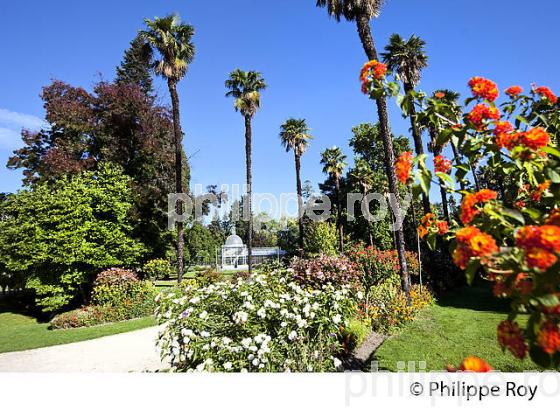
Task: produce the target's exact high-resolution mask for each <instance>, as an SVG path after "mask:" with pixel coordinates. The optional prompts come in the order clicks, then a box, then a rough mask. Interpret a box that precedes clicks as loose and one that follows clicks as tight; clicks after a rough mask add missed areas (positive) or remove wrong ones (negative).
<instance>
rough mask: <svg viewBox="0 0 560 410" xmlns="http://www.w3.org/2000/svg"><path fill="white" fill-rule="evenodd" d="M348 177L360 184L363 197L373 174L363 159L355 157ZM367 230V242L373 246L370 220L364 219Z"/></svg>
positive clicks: (369, 186)
mask: <svg viewBox="0 0 560 410" xmlns="http://www.w3.org/2000/svg"><path fill="white" fill-rule="evenodd" d="M350 177H351V178H352V179H353V180H354V181H355V182H356V183H357V184H358V185H359V186H360V188H361V189H362V195H363V196H364V197H365V196H366V195H367V194H368V193H369V190H370V189H371V188H372V187H373V184H374V179H375V176H374V174H373V171H372V170H371V167H370V166H369V164H368V162H367V161H366V160H365V159H360V158H357V159H356V161H355V166H354V169H353V170H352V172H350ZM366 223H367V230H368V235H369V244H370V245H371V246H373V232H372V227H371V222H370V221H369V220H366Z"/></svg>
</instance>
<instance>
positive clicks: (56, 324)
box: [50, 306, 125, 329]
mask: <svg viewBox="0 0 560 410" xmlns="http://www.w3.org/2000/svg"><path fill="white" fill-rule="evenodd" d="M120 320H125V319H124V318H123V317H122V316H120V315H119V312H118V311H117V309H115V308H113V307H112V306H86V307H83V308H81V309H76V310H71V311H70V312H64V313H61V314H60V315H57V316H55V317H54V318H53V319H52V320H51V322H50V327H51V329H71V328H76V327H89V326H96V325H101V324H104V323H111V322H118V321H120Z"/></svg>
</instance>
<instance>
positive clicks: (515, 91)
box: [505, 85, 523, 98]
mask: <svg viewBox="0 0 560 410" xmlns="http://www.w3.org/2000/svg"><path fill="white" fill-rule="evenodd" d="M505 92H506V94H507V95H509V96H510V97H511V98H515V97H517V96H518V95H519V94H521V93H522V92H523V88H521V87H520V86H518V85H514V86H511V87H509V88H508V89H507V90H506V91H505Z"/></svg>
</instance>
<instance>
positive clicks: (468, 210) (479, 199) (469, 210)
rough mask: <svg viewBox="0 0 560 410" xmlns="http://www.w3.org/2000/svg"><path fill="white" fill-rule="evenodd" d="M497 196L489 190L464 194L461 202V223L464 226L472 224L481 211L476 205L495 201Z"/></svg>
mask: <svg viewBox="0 0 560 410" xmlns="http://www.w3.org/2000/svg"><path fill="white" fill-rule="evenodd" d="M497 197H498V194H497V193H496V192H494V191H492V190H490V189H482V190H480V191H479V192H475V193H469V194H466V195H465V196H464V198H463V201H462V202H461V222H463V223H464V224H465V225H466V224H469V223H471V222H472V220H473V219H474V218H475V216H476V215H478V214H479V213H480V212H481V211H480V210H479V209H478V208H477V205H480V204H484V203H486V202H488V201H491V200H493V199H496V198H497Z"/></svg>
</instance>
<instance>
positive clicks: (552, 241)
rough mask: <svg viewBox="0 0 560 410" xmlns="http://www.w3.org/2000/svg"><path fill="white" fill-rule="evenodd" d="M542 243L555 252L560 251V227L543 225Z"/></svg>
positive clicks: (541, 229)
mask: <svg viewBox="0 0 560 410" xmlns="http://www.w3.org/2000/svg"><path fill="white" fill-rule="evenodd" d="M540 245H541V246H542V247H543V248H545V249H547V250H549V251H554V252H560V227H558V226H556V225H543V226H541V228H540Z"/></svg>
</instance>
